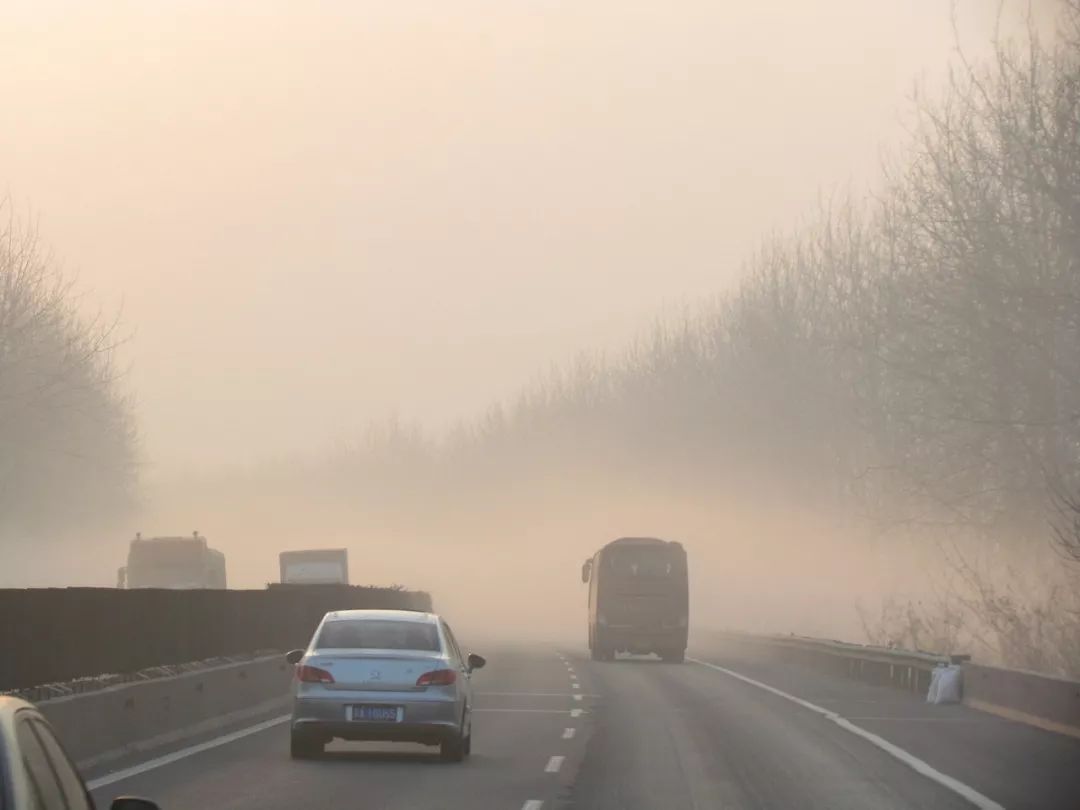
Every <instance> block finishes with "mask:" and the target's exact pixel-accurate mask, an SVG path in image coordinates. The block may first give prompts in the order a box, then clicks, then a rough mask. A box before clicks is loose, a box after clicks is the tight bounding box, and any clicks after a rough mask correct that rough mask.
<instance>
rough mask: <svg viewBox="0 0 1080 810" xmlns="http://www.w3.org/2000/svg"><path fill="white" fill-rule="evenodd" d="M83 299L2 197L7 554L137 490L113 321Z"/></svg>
mask: <svg viewBox="0 0 1080 810" xmlns="http://www.w3.org/2000/svg"><path fill="white" fill-rule="evenodd" d="M80 303H81V302H80V300H79V298H78V296H77V294H76V290H75V289H74V286H73V283H72V280H71V279H70V278H68V277H66V276H65V275H64V274H63V273H62V272H61V271H60V270H59V269H58V268H57V267H56V265H55V263H54V262H53V260H52V259H51V257H50V255H49V254H48V252H47V251H46V250H45V249H44V248H43V247H42V246H41V244H40V242H39V240H38V238H37V235H36V232H35V231H34V229H32V228H28V227H25V226H23V225H21V224H20V223H19V220H18V218H17V217H16V216H15V214H14V212H13V211H12V206H11V205H10V203H5V202H3V201H0V538H3V541H4V543H5V545H6V547H7V548H8V549H9V550H11V549H13V548H14V547H16V546H18V545H19V543H20V541H24V542H26V541H29V540H31V539H32V538H35V537H41V536H45V535H46V534H47V533H49V532H53V531H55V530H57V529H60V528H67V527H70V526H73V525H78V524H79V523H81V522H83V521H86V520H88V519H96V518H98V517H102V516H106V515H109V514H112V513H115V512H116V511H117V510H119V509H122V508H124V507H126V506H127V505H129V504H130V502H131V500H132V498H133V497H134V494H135V493H134V482H135V476H136V466H137V465H136V436H135V428H134V422H133V417H132V411H131V407H130V403H129V402H128V401H127V400H126V399H125V397H124V395H123V394H122V393H121V391H120V388H119V386H118V385H117V371H116V365H115V363H114V359H113V350H114V348H115V344H116V340H117V325H116V322H115V321H112V320H107V319H103V318H100V317H94V316H92V315H87V313H85V312H82V311H80Z"/></svg>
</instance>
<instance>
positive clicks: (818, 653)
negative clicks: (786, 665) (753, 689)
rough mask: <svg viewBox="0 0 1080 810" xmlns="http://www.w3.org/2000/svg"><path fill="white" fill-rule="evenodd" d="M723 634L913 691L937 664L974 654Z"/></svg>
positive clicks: (925, 686) (922, 689)
mask: <svg viewBox="0 0 1080 810" xmlns="http://www.w3.org/2000/svg"><path fill="white" fill-rule="evenodd" d="M723 635H724V636H727V637H728V638H731V639H733V640H737V641H739V642H742V643H749V644H756V645H760V646H765V647H768V648H770V649H771V650H772V651H774V652H784V653H785V654H787V655H788V656H793V657H796V658H798V659H800V660H803V661H805V662H806V663H810V664H813V665H816V666H818V667H823V668H826V669H829V670H831V671H835V672H839V673H842V674H845V675H847V676H849V677H852V678H857V679H859V680H862V681H868V682H870V683H877V684H881V685H891V686H894V687H897V688H900V689H906V690H908V691H912V692H925V691H926V690H927V689H928V688H929V686H930V673H931V672H933V670H934V669H935V668H936V667H939V666H944V665H946V664H960V663H964V662H967V661H970V660H971V656H970V655H957V654H949V653H934V652H926V651H924V650H903V649H899V648H895V647H876V646H873V645H868V644H852V643H850V642H846V641H835V640H831V639H817V638H807V637H805V636H795V635H788V636H781V635H765V636H763V635H753V634H744V633H724V634H723Z"/></svg>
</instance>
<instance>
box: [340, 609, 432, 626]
mask: <svg viewBox="0 0 1080 810" xmlns="http://www.w3.org/2000/svg"><path fill="white" fill-rule="evenodd" d="M365 619H366V620H372V621H384V622H419V623H421V624H435V623H436V622H437V621H438V620H439V617H438V616H436V615H435V614H434V613H422V612H421V611H418V610H334V611H331V612H330V613H327V614H326V619H325V621H328V622H340V621H362V620H365Z"/></svg>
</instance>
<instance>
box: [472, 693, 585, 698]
mask: <svg viewBox="0 0 1080 810" xmlns="http://www.w3.org/2000/svg"><path fill="white" fill-rule="evenodd" d="M476 694H478V695H485V696H493V697H570V696H572V697H573V698H574V700H579V699H580V698H581V696H580V695H572V693H570V692H477V693H476ZM589 697H597V696H596V695H589Z"/></svg>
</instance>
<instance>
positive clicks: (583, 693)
mask: <svg viewBox="0 0 1080 810" xmlns="http://www.w3.org/2000/svg"><path fill="white" fill-rule="evenodd" d="M484 652H485V653H486V654H487V655H488V659H489V665H488V666H487V667H486V668H485V669H483V670H480V671H478V672H477V673H475V674H474V676H473V684H474V687H475V689H476V691H477V702H476V710H477V713H476V715H475V718H474V725H473V753H472V756H470V757H469V758H468V759H467V760H466V761H465V762H464V763H462V764H450V763H443V762H441V761H439V759H438V749H436V748H429V747H425V746H420V745H397V746H394V745H383V744H369V743H342V742H336V743H334V744H332V745H330V746H328V747H327V752H328V753H327V756H326V757H325V758H323V759H320V760H315V761H293V760H291V759H290V758H289V753H288V725H287V723H286V724H280V725H276V726H274V727H272V728H269V729H267V730H265V731H262V732H260V733H257V734H253V735H251V736H248V737H244V738H243V739H239V740H237V741H235V742H232V743H229V744H228V745H223V746H221V747H218V748H213V749H211V750H207V751H203V752H201V753H198V754H195V755H194V756H190V757H186V758H184V759H181V760H179V761H177V762H173V763H171V764H168V765H166V766H164V767H160V768H155V769H153V770H150V771H147V772H146V773H143V774H140V775H138V776H135V777H133V778H129V779H125V780H123V781H121V782H116V783H114V784H110V785H107V786H105V787H101V788H98V789H97V790H94V791H93V793H94V798H95V801H96V802H97V803H98V805H99V806H104V807H107V806H108V802H109V801H110V800H111V799H112V798H113V797H114V796H117V795H122V794H128V795H142V796H147V797H149V798H153V799H155V800H156V801H157V802H158V803H159V804H160V805H161V806H162V807H163V808H165V810H183V809H184V808H190V809H192V810H194V809H196V808H197V809H198V810H204V809H205V808H215V809H217V808H231V809H235V810H254V809H255V808H260V809H265V810H272V809H273V808H282V809H283V810H284V809H285V808H287V809H288V810H298V808H303V809H304V810H306V808H323V807H325V808H333V809H334V810H340V808H346V807H356V808H365V810H367V808H386V809H387V810H389V809H390V808H439V810H443V809H444V808H445V810H455V809H456V808H469V810H475V809H476V808H487V807H498V808H511V809H512V810H518V808H522V807H526V806H529V807H539V806H542V807H545V808H552V807H555V806H557V804H558V800H559V796H560V794H561V793H562V792H563V791H564V789H565V784H564V781H563V766H564V765H569V764H570V763H572V762H573V761H574V759H575V757H576V758H580V753H581V751H582V750H583V745H584V739H585V738H584V735H582V736H578V735H577V730H578V729H579V728H580V727H581V726H582V720H583V717H584V712H585V711H586V707H588V706H589V705H590V704H591V703H592V698H591V697H589V696H588V695H589V694H590V693H589V692H588V688H587V684H585V683H583V682H582V681H581V680H573V679H572V678H571V675H575V676H576V677H580V676H577V674H576V673H571V672H570V667H569V666H568V665H567V664H565V663H564V662H563V661H562V659H560V658H559V656H558V655H557V653H556V651H555V650H554V649H546V650H544V651H543V652H541V653H533V652H525V651H520V650H514V649H499V650H485V651H484ZM574 683H578V684H579V686H578V688H576V689H575V688H573V687H572V685H573V684H574ZM568 728H573V729H574V736H573V737H569V738H567V737H566V736H565V735H566V734H567V731H566V730H567V729H568ZM552 757H564V758H565V759H563V760H557V761H556V764H557V767H555V765H553V764H552ZM568 770H569V768H568ZM527 802H534V804H532V805H527V804H526V803H527ZM535 802H540V803H542V804H541V805H537V804H535Z"/></svg>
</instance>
